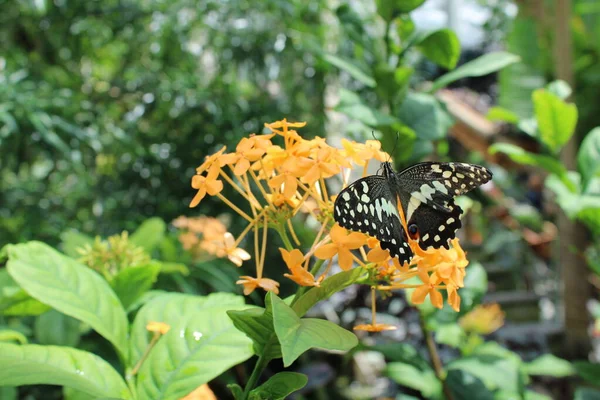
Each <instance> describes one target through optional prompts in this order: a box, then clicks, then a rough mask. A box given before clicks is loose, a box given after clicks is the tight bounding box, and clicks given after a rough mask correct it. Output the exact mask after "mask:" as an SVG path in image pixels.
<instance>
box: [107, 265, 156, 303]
mask: <svg viewBox="0 0 600 400" xmlns="http://www.w3.org/2000/svg"><path fill="white" fill-rule="evenodd" d="M160 271H161V264H160V263H154V262H151V263H150V264H147V265H141V266H137V267H129V268H125V269H124V270H121V271H119V273H118V274H117V275H115V277H114V278H113V280H112V281H111V282H110V286H111V287H112V288H113V290H114V291H115V293H116V294H117V296H118V297H119V300H121V304H123V307H124V308H125V309H129V307H130V306H131V305H132V304H133V303H135V302H136V301H137V300H138V299H139V298H140V297H142V295H143V294H144V293H146V292H147V291H149V290H150V289H152V285H153V284H154V282H156V278H157V277H158V274H159V272H160Z"/></svg>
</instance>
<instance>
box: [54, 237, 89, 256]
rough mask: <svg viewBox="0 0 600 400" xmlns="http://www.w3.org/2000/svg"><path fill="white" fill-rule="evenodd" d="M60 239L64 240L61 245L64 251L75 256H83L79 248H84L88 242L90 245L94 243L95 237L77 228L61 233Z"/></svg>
mask: <svg viewBox="0 0 600 400" xmlns="http://www.w3.org/2000/svg"><path fill="white" fill-rule="evenodd" d="M60 239H61V240H62V243H61V247H62V250H63V252H64V253H65V254H66V255H68V256H69V257H73V258H79V257H81V254H79V252H78V251H77V249H80V248H83V247H85V245H87V244H89V245H90V246H91V245H93V244H94V238H93V237H90V236H88V235H85V234H83V233H81V232H78V231H75V230H68V231H65V232H63V233H61V234H60Z"/></svg>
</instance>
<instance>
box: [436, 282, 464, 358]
mask: <svg viewBox="0 0 600 400" xmlns="http://www.w3.org/2000/svg"><path fill="white" fill-rule="evenodd" d="M470 272H471V271H469V273H470ZM461 292H462V291H461ZM461 295H462V293H461ZM464 337H465V331H463V330H462V328H461V327H460V325H458V324H456V323H451V324H440V325H439V326H438V327H437V328H436V329H435V339H436V342H437V343H440V344H445V345H447V346H450V347H454V348H458V346H459V345H460V344H461V343H462V340H463V339H464Z"/></svg>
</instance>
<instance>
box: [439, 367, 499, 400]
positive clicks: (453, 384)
mask: <svg viewBox="0 0 600 400" xmlns="http://www.w3.org/2000/svg"><path fill="white" fill-rule="evenodd" d="M446 384H447V385H448V388H449V389H450V393H452V396H453V398H455V399H457V400H460V399H465V400H466V399H473V400H493V399H497V398H498V397H496V396H494V393H493V392H491V391H490V390H489V389H488V388H487V387H486V386H485V385H484V384H483V382H482V381H481V379H479V378H478V377H477V376H475V375H473V374H471V373H469V372H467V371H464V370H460V369H452V370H450V371H448V375H447V376H446Z"/></svg>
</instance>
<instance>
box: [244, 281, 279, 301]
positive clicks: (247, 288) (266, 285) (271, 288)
mask: <svg viewBox="0 0 600 400" xmlns="http://www.w3.org/2000/svg"><path fill="white" fill-rule="evenodd" d="M240 278H242V279H240V280H238V281H237V282H236V284H238V285H244V294H245V295H246V296H247V295H249V294H250V293H252V292H254V289H256V288H257V287H261V288H263V289H264V290H266V291H267V292H273V293H275V294H279V282H276V281H274V280H273V279H269V278H253V277H251V276H240Z"/></svg>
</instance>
